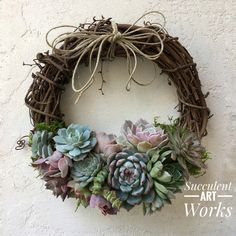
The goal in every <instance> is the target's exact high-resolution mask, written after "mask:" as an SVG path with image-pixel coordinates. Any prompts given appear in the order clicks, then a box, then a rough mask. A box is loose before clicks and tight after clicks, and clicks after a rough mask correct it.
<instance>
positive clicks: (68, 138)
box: [53, 124, 97, 161]
mask: <svg viewBox="0 0 236 236" xmlns="http://www.w3.org/2000/svg"><path fill="white" fill-rule="evenodd" d="M53 140H54V141H55V147H56V149H57V150H58V151H59V152H62V153H63V154H65V155H67V156H69V157H70V158H71V159H73V160H74V161H80V160H83V159H84V158H85V157H86V156H87V155H88V153H89V152H90V151H91V150H92V149H93V148H94V146H95V145H96V143H97V139H96V137H95V135H94V133H93V132H92V131H91V130H90V128H89V127H88V126H87V125H80V124H71V125H69V126H68V128H62V129H59V130H58V132H57V136H55V137H54V138H53Z"/></svg>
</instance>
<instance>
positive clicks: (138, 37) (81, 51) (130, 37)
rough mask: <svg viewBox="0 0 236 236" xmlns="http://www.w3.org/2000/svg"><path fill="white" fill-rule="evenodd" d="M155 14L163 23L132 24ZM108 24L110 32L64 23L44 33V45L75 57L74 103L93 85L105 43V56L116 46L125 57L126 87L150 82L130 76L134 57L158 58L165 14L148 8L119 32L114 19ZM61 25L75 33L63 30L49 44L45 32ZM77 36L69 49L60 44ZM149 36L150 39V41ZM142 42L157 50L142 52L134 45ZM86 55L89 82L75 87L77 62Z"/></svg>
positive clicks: (58, 52)
mask: <svg viewBox="0 0 236 236" xmlns="http://www.w3.org/2000/svg"><path fill="white" fill-rule="evenodd" d="M153 13H154V14H158V15H160V16H161V17H162V18H163V24H160V23H158V24H151V23H149V24H145V25H144V26H143V27H138V28H135V27H133V26H135V25H136V23H137V22H138V21H139V20H140V19H142V18H143V17H144V16H146V15H150V14H153ZM110 24H111V31H104V32H100V31H99V32H97V31H96V27H94V28H93V29H85V28H81V27H76V26H70V25H63V26H58V27H55V28H52V29H51V30H49V31H48V33H47V35H46V41H47V44H48V45H49V46H50V47H51V48H52V50H53V52H54V53H56V54H57V55H59V56H63V58H68V59H73V58H78V60H77V62H76V65H75V67H74V70H73V75H72V89H73V90H74V91H75V92H76V93H78V97H77V99H76V101H75V103H77V102H78V100H79V98H80V97H81V95H82V94H83V93H84V92H85V91H86V90H87V89H88V88H89V87H90V86H91V85H92V84H93V82H94V75H95V73H96V70H97V68H98V65H99V62H100V60H101V56H102V55H103V48H104V46H105V45H106V46H108V50H107V54H106V59H110V60H111V59H113V58H114V57H115V50H116V46H119V47H121V48H122V49H123V50H124V51H125V53H126V57H127V70H128V73H129V78H128V80H127V83H126V89H127V90H130V87H131V82H132V81H134V82H135V83H137V84H139V85H141V86H146V85H149V84H150V83H151V82H152V81H153V80H152V81H151V82H149V83H146V84H144V83H140V82H138V81H136V80H135V79H134V78H133V75H134V73H135V70H136V68H137V56H141V57H144V58H146V59H148V60H151V61H155V60H156V59H158V58H159V57H160V55H161V54H162V52H163V49H164V43H163V42H164V40H165V37H166V30H165V28H164V26H165V17H164V15H163V14H162V13H160V12H159V11H150V12H147V13H145V14H144V15H142V16H141V17H140V18H138V19H137V20H136V21H135V22H134V23H133V24H132V25H130V27H128V28H127V29H126V30H125V31H124V32H120V31H119V30H118V26H117V24H116V23H115V22H114V21H110ZM63 27H70V28H73V29H74V32H66V33H62V34H60V35H58V36H57V37H56V38H55V39H54V40H53V41H52V43H50V42H49V40H48V35H49V33H50V32H51V31H53V30H55V29H58V28H63ZM72 38H73V39H76V42H77V43H76V44H75V45H74V47H73V48H72V49H63V48H61V47H60V45H62V44H63V43H64V42H65V41H66V40H69V39H72ZM151 38H152V40H150V39H151ZM137 44H142V45H143V47H145V46H152V47H153V46H155V48H156V52H153V53H152V54H150V53H146V52H143V51H141V50H140V49H139V48H138V47H137V46H136V45H137ZM95 52H96V59H95V65H94V67H93V68H92V59H93V57H94V55H95ZM85 55H89V69H90V72H91V75H90V77H89V79H88V81H87V82H86V83H85V84H84V86H82V87H81V88H79V89H77V88H75V77H76V75H78V72H79V65H80V62H81V60H82V59H83V57H84V56H85ZM131 57H133V58H134V62H132V59H131Z"/></svg>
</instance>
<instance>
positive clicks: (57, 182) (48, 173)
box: [32, 151, 72, 200]
mask: <svg viewBox="0 0 236 236" xmlns="http://www.w3.org/2000/svg"><path fill="white" fill-rule="evenodd" d="M32 165H33V166H34V167H37V168H38V169H39V172H40V174H41V175H42V179H43V180H44V181H45V182H46V184H45V186H46V188H47V189H51V190H52V191H53V194H54V195H56V196H61V197H62V199H63V200H64V199H65V197H66V196H67V194H68V191H69V188H68V186H67V183H68V181H69V180H70V177H69V176H68V173H69V168H70V167H71V166H72V161H71V159H70V158H68V157H66V156H64V155H63V154H62V153H61V152H59V151H54V152H53V154H52V155H51V156H48V157H47V158H40V159H38V160H36V161H34V162H33V163H32Z"/></svg>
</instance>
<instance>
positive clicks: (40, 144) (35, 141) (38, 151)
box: [31, 130, 53, 158]
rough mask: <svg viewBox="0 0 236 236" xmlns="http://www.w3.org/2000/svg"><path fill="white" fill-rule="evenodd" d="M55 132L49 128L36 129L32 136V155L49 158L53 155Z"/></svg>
mask: <svg viewBox="0 0 236 236" xmlns="http://www.w3.org/2000/svg"><path fill="white" fill-rule="evenodd" d="M52 136H53V133H52V132H48V131H47V130H43V131H36V132H35V133H34V134H33V137H32V148H31V151H32V157H37V156H39V157H43V158H47V157H48V156H50V155H52V153H53V150H52V146H51V143H50V142H51V140H52Z"/></svg>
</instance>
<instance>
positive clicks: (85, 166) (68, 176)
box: [31, 119, 208, 215]
mask: <svg viewBox="0 0 236 236" xmlns="http://www.w3.org/2000/svg"><path fill="white" fill-rule="evenodd" d="M37 127H38V128H37ZM31 147H32V160H33V162H32V166H33V167H34V168H36V169H38V170H39V175H40V176H41V177H42V179H43V180H44V181H45V182H46V184H45V186H46V188H47V189H50V190H52V191H53V194H54V195H56V196H57V197H58V196H61V197H62V199H63V200H64V199H65V198H67V197H74V198H76V199H77V202H78V205H77V207H79V206H80V205H83V206H84V207H87V206H91V207H92V208H98V209H99V210H100V211H101V212H102V214H104V215H107V214H110V215H114V214H117V212H118V211H119V210H120V209H121V208H124V209H126V210H130V209H132V208H133V207H134V206H136V205H140V204H142V206H143V212H144V214H152V213H154V212H156V211H158V210H160V209H161V208H162V207H163V205H164V204H165V203H171V200H172V199H173V198H175V194H176V193H177V192H180V191H181V186H182V185H183V184H184V183H185V181H186V180H187V179H188V178H189V176H190V175H195V176H198V175H200V174H204V173H205V169H206V165H205V161H206V160H207V159H208V154H207V152H206V150H205V148H204V147H203V146H202V145H201V143H200V140H199V139H198V138H197V137H196V135H195V134H194V133H192V132H190V131H188V130H186V129H183V128H182V127H179V126H177V125H175V124H169V125H163V124H157V123H155V124H150V123H148V122H147V121H145V120H143V119H140V120H139V121H137V122H136V123H133V122H132V121H125V123H124V125H123V126H122V129H121V136H119V137H116V136H115V135H113V134H106V133H104V132H98V133H96V132H95V131H92V130H90V128H89V127H88V126H87V125H81V124H71V125H69V126H68V127H66V126H65V125H62V124H59V125H57V124H55V123H54V124H53V125H52V124H45V123H44V124H40V125H38V126H36V129H35V130H34V131H33V132H32V134H31Z"/></svg>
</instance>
